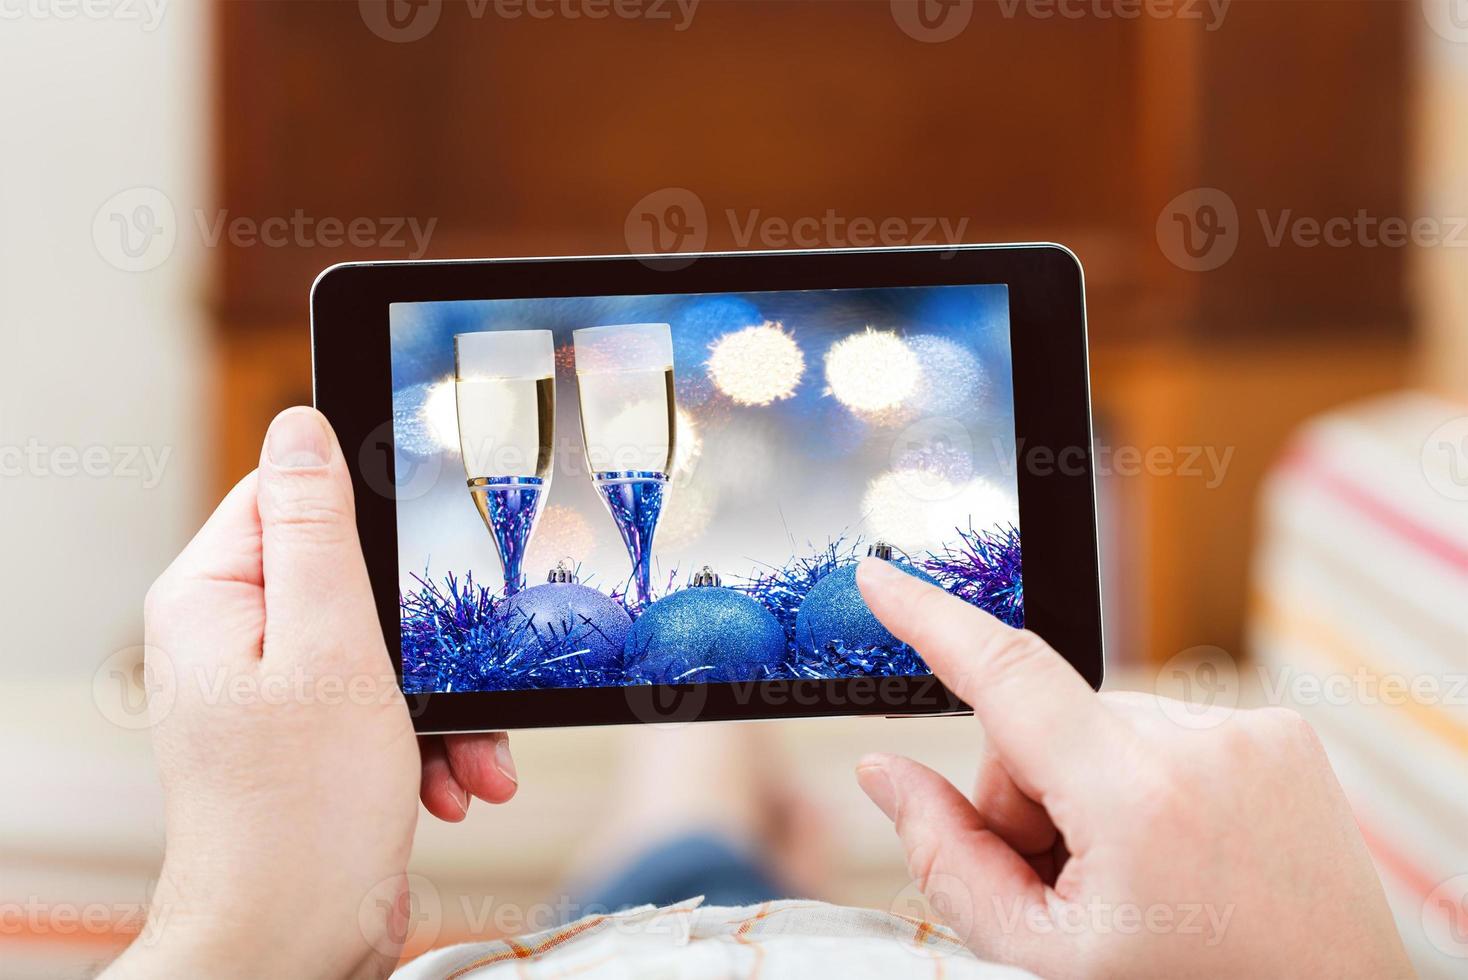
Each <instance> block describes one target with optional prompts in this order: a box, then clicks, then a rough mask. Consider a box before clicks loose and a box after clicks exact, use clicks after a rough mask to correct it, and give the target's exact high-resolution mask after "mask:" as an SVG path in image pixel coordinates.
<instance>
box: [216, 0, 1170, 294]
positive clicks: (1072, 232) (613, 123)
mask: <svg viewBox="0 0 1468 980" xmlns="http://www.w3.org/2000/svg"><path fill="white" fill-rule="evenodd" d="M492 9H493V8H492V7H491V8H490V10H492ZM1131 27H1132V25H1130V24H1129V23H1127V22H1123V21H1117V20H1098V19H1094V18H1092V19H1088V20H1085V21H1079V22H1054V21H1040V20H1036V19H1033V18H1027V17H1018V18H1012V19H1011V18H1005V17H1003V16H1002V12H1001V10H1000V8H999V7H998V6H997V5H995V4H988V3H985V4H979V5H978V11H977V14H976V18H975V22H974V23H973V24H972V25H970V27H969V28H968V29H967V30H966V31H965V33H964V34H963V35H962V36H961V37H959V38H958V39H956V40H954V41H952V42H949V43H946V44H924V43H920V42H918V41H915V40H913V39H912V38H910V37H908V36H907V35H906V34H904V33H903V32H902V31H901V30H900V29H899V28H898V27H897V25H896V24H895V22H894V20H893V18H892V15H891V10H890V7H889V5H888V4H887V3H885V2H884V3H869V2H820V3H814V2H783V3H779V2H776V3H772V2H756V0H740V2H738V3H728V2H709V3H704V4H701V5H700V6H699V7H698V10H697V16H696V19H695V21H694V23H693V25H692V26H691V27H690V28H689V29H688V30H686V31H683V32H681V33H680V32H677V31H675V30H673V28H672V26H670V25H669V24H666V23H658V22H651V21H646V20H626V19H617V18H610V19H607V20H599V21H592V20H587V19H566V18H554V19H551V20H545V21H534V20H531V19H529V18H522V19H518V20H505V19H503V18H497V17H495V16H493V14H492V13H487V14H486V15H485V16H484V17H482V18H474V17H473V16H471V15H470V13H469V12H468V8H466V7H465V6H464V5H463V4H458V3H447V4H445V5H444V7H443V13H442V17H441V20H440V22H439V24H438V26H437V27H436V29H435V30H434V31H433V32H432V33H430V34H429V35H428V36H427V37H425V38H423V39H422V40H420V41H417V42H414V43H406V44H399V43H388V42H386V41H383V40H381V39H380V38H378V37H377V36H375V35H374V34H372V33H371V32H370V31H369V30H367V29H366V27H365V26H364V24H363V21H362V19H361V17H360V15H359V9H358V5H357V4H355V3H340V2H335V0H327V2H309V0H307V2H292V3H224V4H223V5H222V8H221V29H222V44H223V55H224V62H225V63H224V68H223V72H222V76H221V77H222V86H223V109H224V115H223V133H222V136H223V149H222V152H221V156H220V165H221V171H222V172H221V187H220V192H221V197H222V200H223V203H224V206H225V207H227V208H228V209H229V210H230V212H231V213H232V214H238V215H246V216H253V217H258V218H264V217H267V216H271V215H280V214H286V215H289V214H293V213H294V212H295V211H296V210H297V209H302V210H303V211H304V212H305V213H306V214H307V215H309V216H334V217H339V218H343V219H350V218H353V217H361V216H365V217H369V218H370V217H381V216H388V215H404V216H406V215H411V216H415V217H418V218H419V219H421V220H425V221H426V220H428V219H430V218H436V219H437V220H438V226H437V231H436V234H435V236H434V238H433V243H432V249H431V251H430V252H429V253H428V254H429V255H431V256H463V255H495V254H500V255H503V254H511V255H514V254H547V253H549V254H556V253H577V252H587V251H626V250H627V248H628V243H627V240H626V236H625V234H624V225H625V222H626V220H627V217H628V214H629V212H630V211H631V209H632V208H633V206H634V205H635V204H636V203H637V202H638V201H639V200H640V199H642V198H643V197H644V196H645V195H647V194H649V193H651V192H654V191H657V190H659V189H660V188H665V187H687V188H689V189H691V190H693V191H694V192H696V193H697V194H698V195H699V197H700V198H701V199H702V201H703V203H704V204H705V206H706V209H707V212H708V215H709V228H708V246H709V247H711V248H729V247H738V246H741V245H748V246H751V247H759V246H761V245H763V246H765V247H769V246H770V245H771V244H775V243H773V242H769V241H762V240H760V239H758V238H756V239H755V240H753V241H748V242H742V241H740V235H739V232H738V229H739V227H740V226H743V225H746V224H747V222H748V220H749V219H750V218H751V217H752V216H755V215H758V216H761V217H766V216H771V217H780V218H785V219H794V218H799V217H804V216H816V217H821V216H824V215H825V214H826V213H827V211H828V210H831V211H834V212H835V213H836V214H837V215H838V216H840V217H842V218H847V219H849V218H854V217H867V218H874V219H881V218H885V217H898V218H919V217H935V218H947V219H949V220H950V222H952V223H955V224H956V223H957V222H959V221H964V220H966V221H967V224H966V226H964V230H963V238H965V239H966V240H975V241H984V240H994V239H1003V238H1008V237H1026V238H1028V237H1039V238H1059V239H1062V240H1075V239H1080V240H1082V241H1096V242H1104V243H1105V244H1104V245H1103V246H1100V247H1098V248H1097V251H1098V253H1101V252H1103V251H1104V253H1105V254H1101V255H1099V257H1098V259H1097V262H1098V264H1099V266H1100V267H1102V268H1106V267H1107V266H1108V260H1109V266H1110V268H1111V269H1112V272H1113V274H1115V275H1119V276H1123V277H1125V276H1128V275H1130V274H1131V270H1132V269H1133V268H1134V267H1135V263H1133V262H1130V261H1126V260H1124V259H1123V260H1120V261H1118V257H1117V256H1116V255H1115V246H1116V245H1117V243H1118V242H1123V243H1124V244H1123V246H1122V247H1124V248H1128V249H1137V248H1143V247H1147V248H1150V247H1151V243H1150V234H1149V235H1147V236H1140V237H1139V236H1136V235H1135V234H1133V232H1134V230H1135V222H1133V221H1132V220H1131V218H1132V213H1133V209H1134V207H1135V201H1136V194H1135V190H1134V187H1133V184H1134V181H1133V180H1132V177H1131V160H1132V154H1133V146H1134V142H1135V123H1134V119H1133V111H1132V103H1133V87H1134V85H1135V78H1134V75H1133V72H1132V69H1131V64H1132V62H1133V60H1134V56H1133V52H1134V50H1135V48H1136V46H1137V43H1138V38H1139V34H1138V32H1136V31H1135V30H1132V29H1131ZM1040 52H1044V57H1043V60H1042V59H1041V58H1040V57H1039V53H1040ZM730 211H732V212H734V217H733V218H732V219H731V218H730V217H729V215H728V212H730ZM1128 236H1130V238H1128ZM823 238H826V239H829V236H824V235H823ZM831 243H832V244H843V242H842V241H841V239H840V238H839V237H838V238H837V239H836V240H835V241H833V242H831ZM405 254H406V253H405V251H404V250H402V249H398V250H393V249H366V250H352V249H327V248H311V249H306V248H280V249H271V248H261V247H255V248H248V249H238V248H226V249H225V250H224V252H223V255H222V256H221V259H222V276H223V278H222V280H221V283H220V294H219V297H218V299H219V308H220V312H221V314H222V315H223V316H224V318H226V319H227V320H229V321H231V322H237V323H238V322H249V321H252V320H260V319H263V320H267V321H269V320H274V319H279V318H280V317H281V316H284V315H288V314H290V313H293V312H297V311H299V310H300V309H301V306H302V298H303V297H304V295H305V292H306V288H307V286H308V285H309V283H310V280H311V278H312V277H313V276H314V274H315V272H316V271H317V270H318V269H320V268H321V267H322V266H324V265H326V264H327V263H329V262H330V261H334V260H338V259H343V258H349V257H363V256H366V255H379V256H396V257H403V256H404V255H405ZM1105 286H1106V284H1105V282H1101V283H1098V287H1097V288H1098V289H1104V288H1105Z"/></svg>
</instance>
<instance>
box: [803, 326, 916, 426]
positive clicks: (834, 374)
mask: <svg viewBox="0 0 1468 980" xmlns="http://www.w3.org/2000/svg"><path fill="white" fill-rule="evenodd" d="M921 374H922V371H921V369H920V367H919V365H918V359H917V355H916V354H914V353H913V351H912V348H911V347H909V346H908V345H907V343H906V341H904V340H903V339H902V338H901V337H899V336H897V334H895V333H893V332H892V331H890V330H873V329H872V328H871V327H867V328H866V330H865V331H864V332H862V333H858V334H853V335H852V336H850V337H847V338H846V339H844V340H841V341H838V342H837V343H835V344H833V345H832V346H831V349H830V350H828V351H827V352H826V386H827V387H828V388H829V389H830V392H831V394H832V395H833V396H834V397H835V398H836V400H837V401H839V402H841V404H843V405H845V406H846V407H847V408H850V409H851V410H853V411H856V412H863V413H880V412H887V411H890V410H891V409H894V408H897V407H898V406H900V405H901V404H902V403H903V401H904V400H905V399H907V397H908V396H909V395H911V394H912V393H913V389H915V388H916V387H917V383H918V378H919V377H920V376H921Z"/></svg>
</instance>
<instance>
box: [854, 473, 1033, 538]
mask: <svg viewBox="0 0 1468 980" xmlns="http://www.w3.org/2000/svg"><path fill="white" fill-rule="evenodd" d="M916 487H921V488H922V492H921V493H914V492H913V489H914V488H916ZM862 514H863V516H864V519H865V524H866V528H867V530H868V532H869V534H870V535H871V536H872V537H876V538H881V539H882V540H885V541H888V542H890V543H891V544H893V545H896V546H897V547H899V548H902V549H904V550H907V551H925V550H929V549H934V548H938V547H941V546H942V545H943V544H944V543H945V542H949V541H952V540H954V539H955V538H957V537H958V530H957V529H958V528H967V527H969V526H973V527H975V528H983V529H988V528H992V527H993V526H994V525H996V524H1012V523H1013V524H1017V523H1018V521H1019V514H1018V512H1017V510H1016V508H1015V502H1014V496H1013V494H1010V493H1006V492H1005V491H1004V490H1002V489H1000V488H999V487H997V486H996V485H994V484H993V483H991V482H990V481H988V480H985V479H982V478H975V479H971V480H969V481H967V482H966V483H962V484H954V483H950V482H949V481H947V480H945V479H944V478H943V477H942V476H939V475H937V474H935V473H933V472H931V471H925V470H892V471H889V472H887V473H883V474H882V475H881V476H879V477H877V478H876V479H874V480H872V482H871V483H869V484H868V485H867V490H866V493H865V494H864V495H863V497H862Z"/></svg>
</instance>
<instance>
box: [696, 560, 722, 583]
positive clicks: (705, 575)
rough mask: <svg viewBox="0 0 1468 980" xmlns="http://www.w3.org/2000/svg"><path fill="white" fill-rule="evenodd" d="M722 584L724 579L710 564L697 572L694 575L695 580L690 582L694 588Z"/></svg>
mask: <svg viewBox="0 0 1468 980" xmlns="http://www.w3.org/2000/svg"><path fill="white" fill-rule="evenodd" d="M722 584H723V579H721V578H719V573H718V572H716V571H714V570H713V569H712V568H711V567H709V566H708V565H705V566H703V567H702V568H700V569H699V570H698V571H697V572H695V573H694V575H693V580H692V581H691V582H689V585H692V586H693V587H694V588H700V587H708V586H718V585H722Z"/></svg>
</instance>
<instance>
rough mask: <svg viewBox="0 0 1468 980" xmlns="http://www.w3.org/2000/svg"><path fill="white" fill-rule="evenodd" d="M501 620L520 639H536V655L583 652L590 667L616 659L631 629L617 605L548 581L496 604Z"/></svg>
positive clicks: (593, 592) (607, 598)
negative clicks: (501, 603) (537, 653)
mask: <svg viewBox="0 0 1468 980" xmlns="http://www.w3.org/2000/svg"><path fill="white" fill-rule="evenodd" d="M500 616H501V618H502V621H503V622H504V623H506V624H507V625H508V626H509V627H510V628H511V629H512V630H514V631H515V633H516V634H517V636H519V637H522V638H523V640H529V639H530V638H531V637H534V638H536V639H538V640H539V641H540V651H543V652H545V653H547V654H549V655H552V656H559V655H561V654H566V653H571V652H573V651H578V652H582V656H584V657H585V658H586V665H587V666H589V667H601V666H606V665H608V664H612V663H615V662H616V661H617V660H618V659H620V657H621V655H622V647H623V645H624V644H625V643H626V642H627V632H628V630H630V629H631V628H632V619H631V618H630V617H629V616H628V615H627V610H625V609H623V608H622V604H621V603H619V602H617V601H616V600H615V599H613V598H611V597H610V596H607V595H603V594H602V593H600V592H598V591H597V590H596V589H593V588H590V587H589V586H585V585H581V584H580V583H577V582H547V583H545V584H544V585H537V586H534V587H532V588H529V589H524V590H523V591H520V592H516V593H515V594H514V595H512V596H510V598H508V599H506V600H505V602H504V604H503V605H501V606H500ZM523 640H522V642H523Z"/></svg>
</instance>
